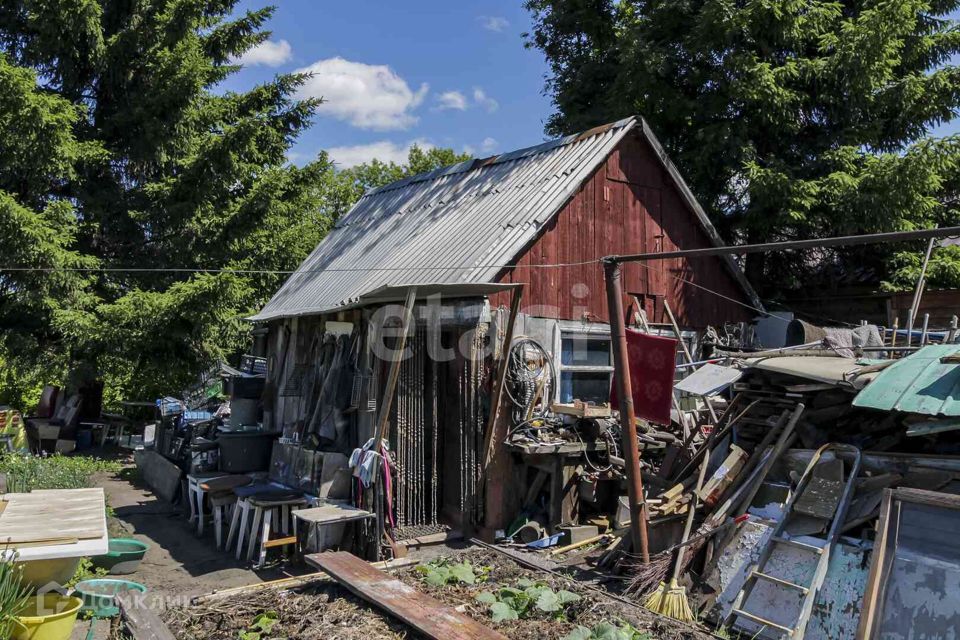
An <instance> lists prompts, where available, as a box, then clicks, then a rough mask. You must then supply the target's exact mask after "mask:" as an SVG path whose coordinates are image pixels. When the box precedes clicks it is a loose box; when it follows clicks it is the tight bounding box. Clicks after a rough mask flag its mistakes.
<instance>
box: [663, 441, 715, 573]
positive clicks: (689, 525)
mask: <svg viewBox="0 0 960 640" xmlns="http://www.w3.org/2000/svg"><path fill="white" fill-rule="evenodd" d="M709 465H710V452H709V451H707V452H706V453H705V454H704V455H703V460H701V461H700V475H699V476H698V477H697V488H696V489H694V490H693V498H692V499H691V500H690V507H689V509H690V510H689V511H687V522H686V524H684V525H683V536H682V537H681V538H680V546H681V547H682V546H683V544H684V543H685V542H686V541H687V540H688V539H689V538H690V531H691V530H693V517H694V515H696V513H697V492H698V491H700V489H702V488H703V480H704V478H705V477H706V476H707V467H708V466H709ZM686 553H687V552H686V549H682V550H680V551H678V552H677V559H676V561H675V562H674V565H673V575H672V576H671V578H670V579H671V581H672V580H676V579H677V578H679V577H680V568H681V567H682V565H683V556H685V555H686Z"/></svg>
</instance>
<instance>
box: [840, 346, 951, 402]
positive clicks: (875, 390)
mask: <svg viewBox="0 0 960 640" xmlns="http://www.w3.org/2000/svg"><path fill="white" fill-rule="evenodd" d="M958 351H960V347H958V346H957V345H955V344H944V345H930V346H927V347H924V348H922V349H920V350H918V351H916V352H914V353H912V354H910V355H909V356H907V357H906V358H903V359H901V360H897V361H896V362H895V363H893V364H892V365H890V366H889V367H887V368H886V369H884V370H883V371H881V372H880V374H879V375H878V376H877V377H876V378H875V379H874V380H873V382H871V383H870V384H869V385H867V388H866V389H864V390H863V391H861V392H860V393H858V394H857V397H856V398H854V400H853V406H855V407H867V408H870V409H880V410H883V411H904V412H906V413H921V414H924V415H930V416H940V415H942V416H960V365H956V364H944V363H941V362H940V358H942V357H944V356H950V355H953V354H954V353H957V352H958Z"/></svg>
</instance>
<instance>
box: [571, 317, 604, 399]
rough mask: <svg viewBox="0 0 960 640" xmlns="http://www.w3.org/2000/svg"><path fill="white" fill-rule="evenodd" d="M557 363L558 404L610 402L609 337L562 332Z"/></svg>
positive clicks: (602, 334) (596, 334)
mask: <svg viewBox="0 0 960 640" xmlns="http://www.w3.org/2000/svg"><path fill="white" fill-rule="evenodd" d="M559 364H560V367H559V369H560V385H559V387H560V388H559V400H560V402H566V403H570V402H573V401H574V400H582V401H584V402H596V403H604V402H610V384H611V381H612V379H613V359H612V356H611V351H610V334H608V333H575V332H567V331H564V332H562V333H561V335H560V363H559Z"/></svg>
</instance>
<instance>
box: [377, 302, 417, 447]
mask: <svg viewBox="0 0 960 640" xmlns="http://www.w3.org/2000/svg"><path fill="white" fill-rule="evenodd" d="M416 299H417V288H416V287H412V288H411V289H410V290H409V291H408V292H407V299H406V301H405V302H404V303H403V318H402V320H401V325H400V326H401V330H400V339H399V340H398V341H397V344H396V345H395V346H394V350H393V358H392V360H391V361H390V372H389V373H388V374H387V386H386V388H385V389H384V391H383V402H381V403H380V407H379V409H380V414H379V415H378V416H377V428H376V429H375V430H374V431H375V433H376V434H377V444H376V447H377V451H379V450H380V447H381V443H382V442H383V439H384V438H385V437H386V436H387V422H388V421H389V420H390V407H391V406H392V405H393V396H394V392H395V391H396V390H397V380H399V379H400V364H401V362H402V361H403V352H404V351H406V349H407V334H408V333H410V323H411V321H412V319H413V303H414V302H415V301H416Z"/></svg>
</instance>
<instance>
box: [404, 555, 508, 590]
mask: <svg viewBox="0 0 960 640" xmlns="http://www.w3.org/2000/svg"><path fill="white" fill-rule="evenodd" d="M417 573H419V574H420V575H421V577H422V579H423V581H424V582H426V583H427V584H429V585H430V586H432V587H442V586H444V585H448V584H451V583H459V584H477V583H478V582H484V581H486V579H487V576H488V574H489V573H490V567H474V566H473V565H472V564H471V563H470V561H469V560H464V561H463V562H450V561H449V560H447V559H446V558H439V559H437V560H431V561H430V562H426V563H424V564H421V565H417Z"/></svg>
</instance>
